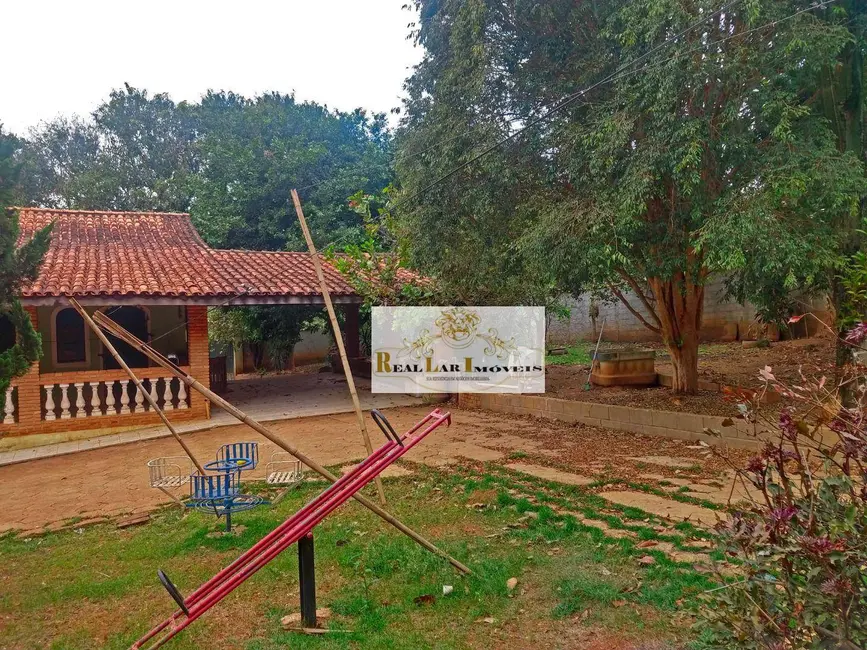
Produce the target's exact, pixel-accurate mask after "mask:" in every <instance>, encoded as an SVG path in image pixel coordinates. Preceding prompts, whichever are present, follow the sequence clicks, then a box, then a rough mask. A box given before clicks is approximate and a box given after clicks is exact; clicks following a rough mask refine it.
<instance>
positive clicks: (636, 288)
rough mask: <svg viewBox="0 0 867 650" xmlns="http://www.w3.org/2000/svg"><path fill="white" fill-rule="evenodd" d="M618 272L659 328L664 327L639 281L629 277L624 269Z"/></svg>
mask: <svg viewBox="0 0 867 650" xmlns="http://www.w3.org/2000/svg"><path fill="white" fill-rule="evenodd" d="M617 272H618V273H619V274H620V277H621V278H623V279H624V280H626V282H627V283H628V284H629V286H630V287H631V288H632V291H633V292H634V293H635V295H636V296H638V299H639V300H640V301H641V304H643V305H644V307H645V308H646V309H647V312H648V313H649V314H650V315H651V317H652V318H653V320H654V322H655V323H656V326H657V327H662V321H660V320H659V316H658V315H657V313H656V309H655V308H654V307H653V305H651V304H650V300H648V298H647V295H646V294H645V293H644V291H643V290H642V288H641V285H640V284H638V281H637V280H636V279H635V278H633V277H632V276H631V275H629V274H628V273H627V272H626V271H624V270H623V269H617Z"/></svg>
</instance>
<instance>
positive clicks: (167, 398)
mask: <svg viewBox="0 0 867 650" xmlns="http://www.w3.org/2000/svg"><path fill="white" fill-rule="evenodd" d="M174 408H175V406H174V404H172V378H171V377H163V410H164V411H172V410H174Z"/></svg>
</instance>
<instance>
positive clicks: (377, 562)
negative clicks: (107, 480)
mask: <svg viewBox="0 0 867 650" xmlns="http://www.w3.org/2000/svg"><path fill="white" fill-rule="evenodd" d="M410 467H412V469H413V472H414V473H413V474H412V475H410V476H406V477H401V478H395V479H388V480H387V481H386V492H387V494H388V495H389V497H390V499H391V502H390V504H389V508H390V509H391V510H392V511H393V512H394V513H395V514H396V515H397V516H398V517H400V518H402V519H403V520H404V521H405V522H406V523H407V524H408V525H410V526H412V527H414V528H416V529H417V530H419V531H420V532H422V533H423V534H425V535H427V536H429V537H430V538H431V539H433V540H434V541H435V542H436V543H437V544H438V545H439V546H441V547H442V548H444V549H446V550H447V551H449V552H450V553H452V554H454V555H455V556H456V557H457V558H458V559H460V560H462V561H463V562H465V563H466V564H467V565H468V566H470V568H471V569H473V571H474V574H473V575H472V576H468V577H460V576H459V575H457V574H456V572H455V571H454V570H453V569H452V568H451V567H450V565H448V563H446V562H445V561H442V560H440V559H439V558H437V557H435V556H433V555H432V554H430V553H428V552H426V551H424V550H423V549H421V548H420V547H418V546H417V545H415V544H414V543H413V542H411V541H410V540H409V539H407V538H405V537H403V536H401V535H400V534H399V533H398V532H397V531H394V530H393V529H391V528H390V527H387V526H386V525H384V524H382V523H381V522H380V521H379V519H378V518H376V517H375V515H373V514H372V513H369V512H368V511H366V510H364V509H363V508H361V507H360V506H359V505H358V504H355V503H349V504H347V505H345V506H343V507H342V508H341V509H339V510H338V511H337V512H336V513H334V514H332V515H331V516H330V517H328V518H327V519H326V520H325V521H324V522H323V524H321V525H320V526H319V527H318V528H316V530H315V535H316V542H315V543H316V566H317V588H318V605H319V607H331V608H332V610H333V613H334V615H333V617H332V618H331V619H329V620H328V621H327V623H326V624H327V625H328V627H330V628H332V629H335V630H341V632H335V633H333V634H326V635H321V636H303V635H298V634H295V633H292V632H287V631H284V630H282V629H281V626H280V618H281V617H282V616H284V615H285V614H287V613H290V612H293V611H297V608H298V568H297V554H296V552H295V549H294V548H293V549H290V550H288V551H287V552H285V553H284V554H283V555H281V556H280V557H278V558H277V559H276V560H275V561H274V562H272V563H271V564H270V565H268V566H267V567H265V568H264V569H262V570H261V571H260V572H259V573H258V574H256V575H255V576H253V577H252V578H251V579H250V580H248V581H247V582H246V583H245V584H244V585H243V586H242V587H241V588H240V589H238V590H236V591H235V592H234V593H233V594H231V595H230V596H229V597H227V598H226V599H225V600H223V601H222V602H221V603H220V604H218V605H217V606H216V607H214V608H213V609H212V610H211V611H210V612H208V613H207V614H205V615H204V616H203V617H202V618H201V619H199V620H198V621H197V622H195V623H193V625H192V626H191V627H190V628H188V629H187V630H186V631H184V632H182V633H181V634H180V635H179V636H178V637H176V638H175V639H174V640H173V641H171V642H169V645H168V646H167V647H170V648H202V647H220V648H244V649H247V650H268V649H271V648H284V647H291V648H298V649H306V648H323V649H328V648H365V649H367V648H383V649H394V650H400V649H406V650H411V649H412V650H418V649H420V648H438V649H439V648H441V649H443V650H445V649H451V648H515V649H518V648H528V647H532V646H537V647H539V648H548V647H551V648H554V647H580V648H584V647H588V648H591V647H592V648H597V647H598V648H600V649H601V648H606V649H615V650H616V648H621V647H633V645H632V644H634V643H636V642H637V641H640V643H641V644H642V645H641V647H647V648H650V647H652V648H685V647H687V644H688V643H689V638H688V635H689V625H688V618H686V617H684V615H683V614H682V613H681V612H680V610H681V609H682V608H683V607H684V606H688V605H689V603H690V602H692V601H693V599H694V598H695V597H696V596H697V594H699V593H701V592H702V591H704V590H706V589H709V588H711V587H713V586H714V583H713V581H712V579H711V578H710V577H709V576H707V575H706V574H703V573H699V572H697V571H696V570H695V569H694V568H693V567H692V566H691V565H688V564H678V563H675V562H673V561H671V560H670V559H668V558H667V557H666V556H665V555H664V554H663V553H661V552H655V551H654V550H653V549H652V548H649V549H647V548H645V549H641V548H637V547H636V545H637V544H638V543H639V540H644V539H665V540H667V541H670V542H673V543H674V544H675V545H676V546H678V547H679V548H684V549H688V548H689V540H690V538H691V537H692V536H693V535H694V534H695V533H696V531H695V529H693V528H692V527H691V526H690V525H689V524H682V525H680V526H678V527H676V534H667V535H661V534H659V533H657V532H656V528H659V526H658V524H659V523H660V521H659V520H657V519H655V518H654V517H652V516H650V515H648V514H647V513H644V512H642V511H640V510H637V509H635V508H623V507H618V506H613V505H612V504H610V503H607V502H605V501H604V500H602V499H601V498H599V497H597V496H595V495H593V494H592V493H589V492H587V491H584V490H582V489H581V488H576V487H570V486H563V485H560V484H550V483H546V482H544V481H539V480H536V479H532V478H530V477H527V476H526V475H520V474H516V473H513V472H510V471H508V470H506V469H504V468H502V467H499V466H488V467H482V466H462V467H453V468H448V469H447V470H442V471H440V470H435V469H430V468H426V467H421V466H414V465H412V466H410ZM324 486H325V483H322V482H308V483H305V484H304V485H303V486H301V487H300V488H298V489H296V490H294V491H293V492H291V493H290V494H289V495H288V496H287V497H286V498H285V499H284V500H283V501H281V502H280V503H279V504H277V505H276V506H272V507H263V508H259V509H257V510H252V511H249V512H246V513H240V514H238V515H236V516H235V517H234V520H235V525H236V526H237V528H238V530H239V531H240V532H239V533H238V534H233V535H231V536H227V535H223V534H220V533H219V532H217V531H218V530H220V529H221V528H222V522H221V523H219V524H218V523H217V522H216V520H215V519H214V518H213V517H208V516H206V515H204V514H201V513H198V512H191V513H189V514H187V515H186V516H182V515H181V513H180V512H179V511H178V510H177V508H173V509H167V510H164V511H162V512H160V513H158V514H156V515H155V516H154V517H153V518H152V520H151V522H150V523H149V524H146V525H144V526H141V527H138V528H131V529H126V530H117V529H116V528H114V527H113V526H110V525H99V526H93V527H90V528H85V529H79V530H78V531H66V532H62V533H55V534H49V535H46V536H44V537H39V538H31V539H29V540H22V539H18V538H16V537H14V536H12V535H7V536H5V537H3V538H0V555H2V558H3V568H2V570H0V580H2V588H0V648H95V647H105V648H126V647H129V645H130V644H131V643H132V642H133V641H134V640H136V639H137V638H138V637H139V636H140V635H141V634H142V633H144V632H145V631H147V630H148V629H149V628H150V627H151V626H152V625H153V624H155V623H157V622H158V621H160V620H162V619H163V618H165V617H166V616H167V615H168V614H170V613H171V612H172V611H173V610H174V603H173V602H172V601H171V600H170V598H169V596H168V595H167V594H166V592H165V591H164V590H163V588H162V587H161V586H160V584H159V582H158V580H157V577H156V570H157V568H162V569H164V570H165V571H166V573H167V574H168V575H169V576H170V577H171V578H172V580H173V581H174V582H175V584H176V585H177V586H178V587H179V588H180V590H181V592H182V593H189V592H191V591H192V590H193V589H194V588H195V587H197V586H198V585H199V584H201V583H202V582H204V581H205V580H206V579H208V578H209V577H211V576H212V575H213V574H214V573H216V572H217V571H218V570H219V569H220V568H221V567H222V566H224V565H225V564H227V563H228V562H230V561H231V560H232V559H234V558H235V557H236V556H237V555H238V554H239V553H240V552H242V551H243V550H244V549H246V548H249V547H250V546H251V545H252V544H253V543H254V542H255V541H257V540H258V539H259V538H261V537H262V536H263V535H264V534H265V533H267V532H268V531H270V530H271V529H272V528H274V526H276V525H277V524H278V523H279V522H280V521H282V520H283V519H284V518H286V517H288V516H289V515H290V514H291V513H293V512H294V511H295V510H297V509H298V508H299V507H300V506H301V505H302V504H303V503H304V502H305V501H307V500H309V499H310V498H311V497H312V496H313V495H315V494H316V493H317V492H319V491H320V490H322V489H323V488H324ZM258 489H259V490H262V491H263V493H265V492H264V490H265V488H264V487H263V486H259V487H258ZM253 490H254V491H255V490H256V488H255V487H254V488H253ZM558 513H559V514H558ZM568 513H575V514H577V515H579V516H585V517H592V518H596V519H602V520H605V521H606V522H608V524H609V526H611V528H612V529H615V528H621V529H623V528H628V529H630V530H632V531H634V532H637V534H638V538H637V540H633V539H614V538H612V537H607V536H606V535H605V534H604V533H603V532H602V531H600V530H599V529H598V528H593V527H588V526H585V525H583V524H581V523H579V522H578V520H577V519H576V517H575V516H573V514H568ZM669 530H670V529H669ZM647 555H650V556H652V557H653V558H654V560H655V561H654V563H653V564H651V565H649V566H648V565H643V564H641V563H639V562H638V559H639V558H641V557H642V556H647ZM511 577H516V578H517V579H518V581H519V582H518V586H517V588H516V589H514V591H512V592H510V591H509V590H508V588H507V585H506V583H507V581H508V580H509V578H511ZM443 585H452V586H453V587H454V591H453V592H452V593H451V594H449V595H447V596H443ZM428 594H429V595H432V596H433V597H434V598H433V599H432V602H424V601H429V600H430V599H423V601H417V600H416V599H417V598H418V597H419V596H423V595H428ZM596 644H599V645H596Z"/></svg>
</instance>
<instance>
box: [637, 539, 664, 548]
mask: <svg viewBox="0 0 867 650" xmlns="http://www.w3.org/2000/svg"><path fill="white" fill-rule="evenodd" d="M652 546H659V542H656V541H654V540H652V539H646V540H644V541H643V542H639V543H638V544H636V545H635V548H651V547H652Z"/></svg>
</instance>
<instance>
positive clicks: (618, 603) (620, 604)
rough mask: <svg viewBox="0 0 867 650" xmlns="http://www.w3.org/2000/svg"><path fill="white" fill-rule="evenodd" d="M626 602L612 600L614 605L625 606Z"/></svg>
mask: <svg viewBox="0 0 867 650" xmlns="http://www.w3.org/2000/svg"><path fill="white" fill-rule="evenodd" d="M625 604H626V601H625V600H612V601H611V606H612V607H623V606H624V605H625Z"/></svg>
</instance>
